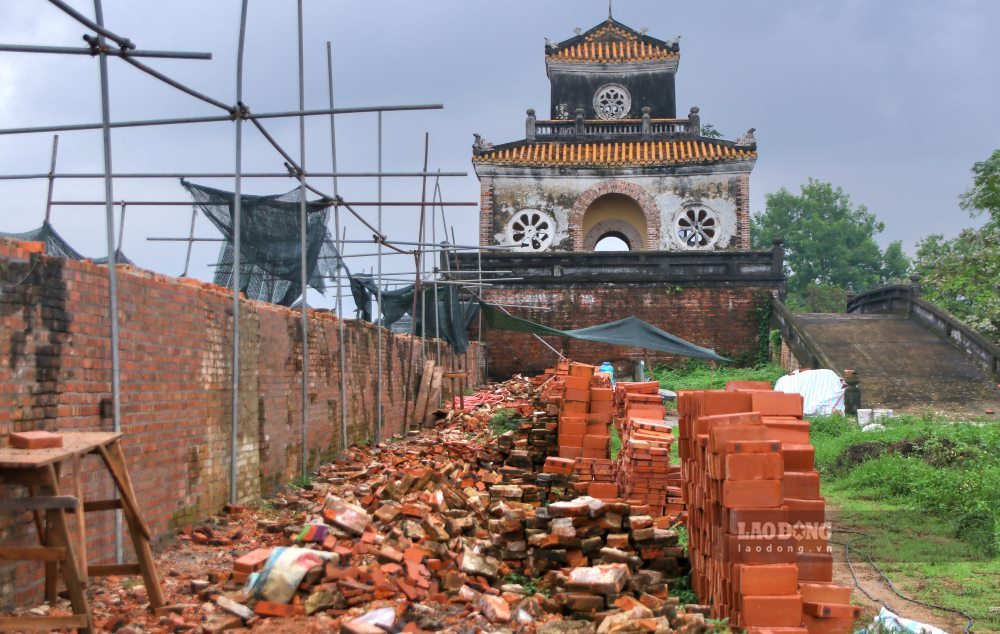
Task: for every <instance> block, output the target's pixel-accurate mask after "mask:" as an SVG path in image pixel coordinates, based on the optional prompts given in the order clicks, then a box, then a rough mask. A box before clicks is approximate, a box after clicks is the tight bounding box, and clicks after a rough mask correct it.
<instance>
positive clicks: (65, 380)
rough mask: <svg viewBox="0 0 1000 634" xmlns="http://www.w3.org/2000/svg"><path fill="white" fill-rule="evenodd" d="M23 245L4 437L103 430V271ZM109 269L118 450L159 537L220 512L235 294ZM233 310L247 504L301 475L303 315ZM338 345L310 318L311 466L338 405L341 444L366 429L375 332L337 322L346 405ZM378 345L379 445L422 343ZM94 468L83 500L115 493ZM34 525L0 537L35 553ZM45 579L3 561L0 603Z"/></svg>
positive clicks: (395, 416)
mask: <svg viewBox="0 0 1000 634" xmlns="http://www.w3.org/2000/svg"><path fill="white" fill-rule="evenodd" d="M29 248H30V243H17V242H10V241H0V344H2V346H3V348H2V350H0V433H2V434H6V433H9V432H11V431H24V430H35V429H50V430H110V429H111V426H112V421H111V419H110V418H104V417H102V412H101V409H102V408H101V402H102V400H108V399H110V395H111V372H110V367H111V353H110V335H109V325H108V324H109V318H108V308H107V306H108V280H107V269H106V268H105V267H102V266H97V265H94V264H92V263H90V262H76V261H67V260H62V259H59V258H50V257H45V256H41V255H39V254H38V253H33V252H30V251H29V250H28V249H29ZM119 270H120V274H119V278H118V279H119V298H120V299H119V319H120V324H121V347H120V351H121V352H120V354H121V411H122V429H123V431H124V433H125V438H124V441H123V447H124V449H125V453H126V457H127V460H128V465H129V469H130V472H131V475H132V480H133V484H134V486H135V489H136V493H137V496H138V498H139V500H140V503H141V506H142V510H143V513H144V515H145V518H146V521H147V522H148V523H149V525H150V527H151V528H152V529H153V532H154V533H155V534H156V535H165V534H169V532H170V531H171V530H172V529H174V528H177V527H179V526H182V525H184V524H188V523H191V522H192V521H194V520H197V519H200V518H202V517H204V516H206V515H208V514H211V513H213V512H216V511H218V510H219V509H220V508H221V507H222V506H223V505H224V504H225V503H226V502H228V498H229V465H230V420H231V404H232V393H231V389H230V385H231V380H232V378H231V377H232V375H231V372H232V364H231V353H232V319H233V317H232V295H231V293H230V292H229V291H227V290H226V289H222V288H219V287H215V286H212V285H208V284H204V283H201V282H197V281H194V280H181V279H175V278H168V277H164V276H160V275H155V274H152V273H149V272H145V271H140V270H131V269H126V268H124V267H121V268H120V269H119ZM240 312H241V329H240V331H241V338H240V341H241V349H240V355H241V363H240V386H241V389H240V395H239V433H238V456H237V460H238V464H239V479H238V491H239V498H240V500H242V501H250V500H253V499H255V498H257V497H259V496H261V495H266V494H267V493H269V492H270V491H271V490H273V488H274V487H275V485H277V484H280V483H283V482H287V481H289V480H291V479H292V478H294V477H296V476H298V475H299V469H300V459H301V458H300V456H301V447H302V444H301V441H300V429H301V428H300V416H301V411H302V406H303V405H302V402H301V383H300V376H301V362H302V345H301V331H300V326H299V322H300V319H301V316H300V313H299V312H298V311H292V310H290V309H287V308H283V307H280V306H274V305H271V304H264V303H260V302H253V301H244V302H243V303H242V305H241V311H240ZM337 337H338V322H337V319H336V318H335V317H334V316H332V315H330V314H325V313H322V312H315V313H313V314H312V316H311V320H310V324H309V348H310V367H309V387H308V402H307V403H306V409H307V415H308V439H307V447H308V451H309V456H310V461H311V464H313V465H315V464H316V463H317V462H318V461H319V460H321V459H324V458H329V457H332V456H334V455H336V454H337V453H338V452H339V451H340V449H341V447H340V402H341V401H340V399H341V398H346V400H347V408H348V423H349V426H348V430H347V432H348V433H347V437H348V442H349V443H361V442H364V441H366V440H367V439H370V438H372V437H373V436H374V431H375V416H376V410H375V407H376V404H375V402H376V399H375V394H376V368H377V355H376V350H377V349H376V329H375V327H374V326H373V325H371V324H367V323H360V322H355V321H350V322H347V324H346V339H345V347H346V351H347V363H346V371H347V374H346V377H345V378H346V382H347V390H346V395H342V394H340V375H339V363H338V358H337V354H338V339H337ZM383 343H384V345H383V358H382V361H383V377H382V378H383V384H384V386H385V399H384V402H383V408H384V426H383V437H387V436H389V435H391V434H394V433H397V432H399V431H400V430H401V428H402V420H403V409H404V402H405V398H404V395H405V394H406V393H407V391H406V377H407V376H408V372H407V371H408V370H409V367H410V363H413V362H415V363H416V366H415V374H419V372H420V371H421V368H422V364H421V362H420V360H419V354H420V343H419V340H415V339H411V338H410V337H406V336H393V335H390V334H388V331H386V336H385V337H384V339H383ZM430 349H431V348H428V350H430ZM476 354H477V353H476V348H475V344H473V347H472V348H470V350H469V351H468V353H467V355H466V357H465V358H464V359H461V363H462V365H461V367H463V368H469V369H470V375H471V374H474V372H473V370H474V369H475V368H476V367H477V363H476ZM470 380H471V381H475V380H476V379H475V377H474V376H470ZM409 393H410V394H413V393H414V392H413V391H411V392H409ZM411 398H415V397H414V396H411ZM98 466H99V465H98V459H97V458H96V457H88V458H87V459H86V461H85V469H86V473H85V480H86V483H85V487H86V491H85V493H86V495H87V497H88V498H90V499H95V498H98V499H99V498H107V497H109V496H110V494H111V482H110V477H109V476H108V475H107V473H106V472H105V471H103V470H99V469H98V468H97V467H98ZM0 490H2V493H0V495H2V496H14V495H21V494H22V493H21V492H19V491H18V490H17V489H16V488H13V487H7V486H4V487H2V489H0ZM112 517H113V514H111V513H94V514H89V515H88V517H87V522H88V539H89V543H88V550H89V553H90V560H91V561H92V562H108V561H110V559H109V558H111V557H113V530H112V523H111V519H112ZM29 520H30V516H28V515H24V516H20V517H12V516H10V515H6V516H0V542H3V543H5V544H8V545H34V543H36V542H35V540H36V538H35V535H34V527H33V525H32V523H31V522H30V521H29ZM125 541H126V543H127V542H128V540H127V539H126V540H125ZM15 579H16V580H17V581H16V584H15ZM40 582H41V568H40V566H38V565H36V564H28V563H22V564H16V565H15V564H13V563H11V564H6V565H3V566H0V603H6V604H7V605H9V604H10V603H11V602H12V601H18V602H23V601H25V600H28V599H29V598H33V599H37V598H39V597H40V586H41V583H40Z"/></svg>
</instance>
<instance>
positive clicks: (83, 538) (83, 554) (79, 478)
mask: <svg viewBox="0 0 1000 634" xmlns="http://www.w3.org/2000/svg"><path fill="white" fill-rule="evenodd" d="M82 462H83V458H82V457H81V456H79V455H76V456H73V489H74V491H73V492H74V493H76V498H77V499H78V500H82V499H83V472H82ZM86 515H87V514H86V513H77V514H76V539H77V546H78V549H77V551H76V561H77V563H78V564H80V576H81V577H83V585H84V587H86V586H87V521H86Z"/></svg>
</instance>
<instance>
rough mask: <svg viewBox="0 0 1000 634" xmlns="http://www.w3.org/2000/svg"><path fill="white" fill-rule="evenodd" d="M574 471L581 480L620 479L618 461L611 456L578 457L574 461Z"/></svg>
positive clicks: (601, 481) (605, 481)
mask: <svg viewBox="0 0 1000 634" xmlns="http://www.w3.org/2000/svg"><path fill="white" fill-rule="evenodd" d="M573 472H574V473H575V474H576V477H577V480H578V481H580V482H598V483H609V482H617V481H618V477H617V475H618V463H617V462H616V461H614V460H611V458H577V459H576V460H575V461H574V465H573ZM588 495H589V494H588ZM595 497H599V496H595Z"/></svg>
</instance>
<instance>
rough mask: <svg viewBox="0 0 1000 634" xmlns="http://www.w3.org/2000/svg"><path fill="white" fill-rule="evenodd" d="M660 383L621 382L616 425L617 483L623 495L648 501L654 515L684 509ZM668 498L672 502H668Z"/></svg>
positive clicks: (673, 512) (617, 396) (641, 502)
mask: <svg viewBox="0 0 1000 634" xmlns="http://www.w3.org/2000/svg"><path fill="white" fill-rule="evenodd" d="M659 388H660V386H659V384H658V383H656V382H647V383H618V385H617V388H616V390H615V409H616V412H618V413H619V414H620V415H619V416H617V417H616V419H615V426H616V428H617V429H618V433H619V435H620V436H621V439H622V449H621V453H620V454H619V456H618V484H619V487H620V489H621V492H622V497H624V498H625V499H627V500H630V501H632V502H634V503H639V504H646V505H648V506H649V507H650V511H651V513H652V514H653V515H654V516H655V517H662V516H664V515H670V514H676V512H679V511H680V510H683V507H682V506H679V505H677V504H675V503H674V500H676V499H677V498H679V497H680V491H681V489H680V481H679V479H680V477H679V473H678V470H677V469H676V468H673V467H671V466H670V445H671V444H672V443H673V440H674V436H673V433H671V431H670V428H669V427H667V425H666V423H665V422H664V420H663V419H664V416H665V414H666V412H665V411H664V408H663V404H662V401H661V399H660V396H659ZM668 498H669V499H670V502H668Z"/></svg>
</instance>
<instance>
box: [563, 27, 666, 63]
mask: <svg viewBox="0 0 1000 634" xmlns="http://www.w3.org/2000/svg"><path fill="white" fill-rule="evenodd" d="M679 40H680V37H679V36H678V37H677V38H675V39H673V40H670V41H663V40H658V39H656V38H654V37H650V36H648V35H646V34H645V33H644V32H640V31H636V30H635V29H633V28H631V27H629V26H626V25H624V24H622V23H621V22H618V21H617V20H615V19H614V18H608V20H607V21H605V22H602V23H601V24H598V25H597V26H595V27H594V28H592V29H590V30H589V31H587V32H585V33H581V34H579V35H577V36H575V37H571V38H569V39H568V40H564V41H562V42H559V43H553V42H551V41H550V40H548V39H546V40H545V59H546V61H558V62H598V63H605V64H610V63H620V62H653V61H664V60H675V59H679V58H680V43H679Z"/></svg>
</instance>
